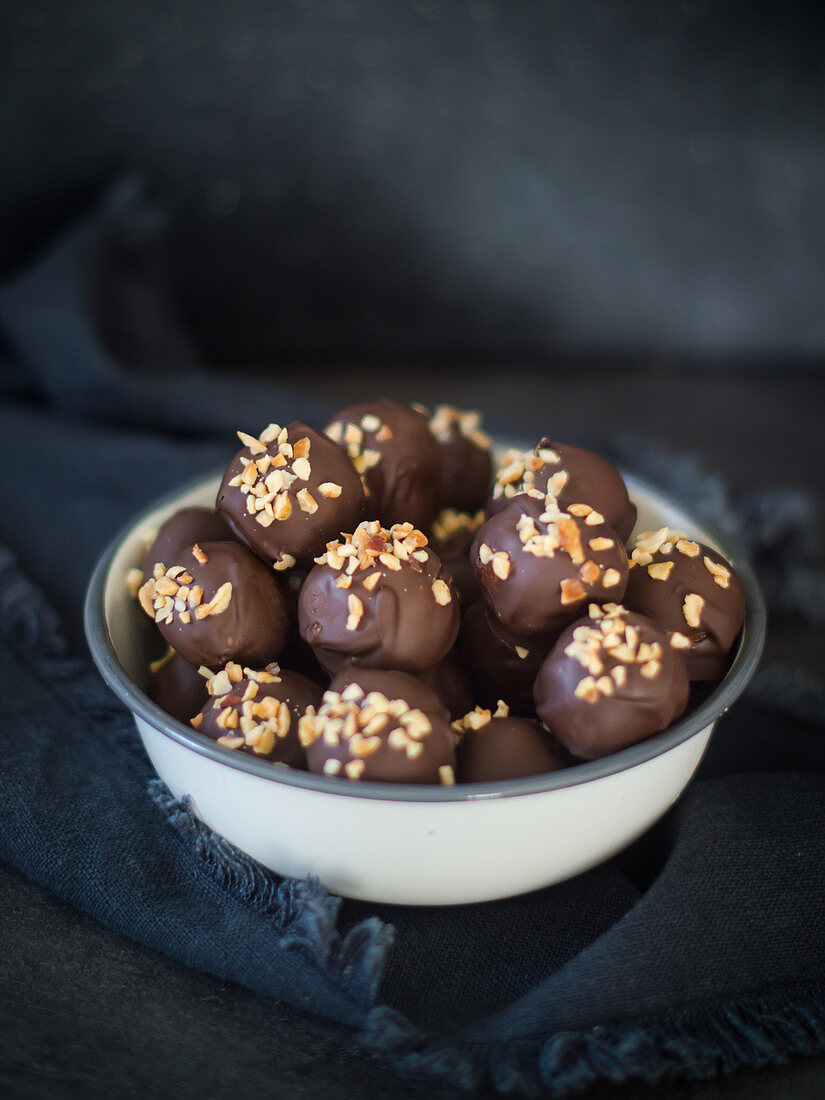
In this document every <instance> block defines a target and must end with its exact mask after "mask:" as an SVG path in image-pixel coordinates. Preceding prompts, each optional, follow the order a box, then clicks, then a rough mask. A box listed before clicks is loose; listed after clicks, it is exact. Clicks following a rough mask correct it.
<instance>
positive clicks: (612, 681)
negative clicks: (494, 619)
mask: <svg viewBox="0 0 825 1100" xmlns="http://www.w3.org/2000/svg"><path fill="white" fill-rule="evenodd" d="M614 608H615V605H613V604H608V605H607V607H606V608H605V609H604V611H602V610H601V609H599V608H598V607H595V605H594V607H593V608H591V614H590V615H589V616H587V617H586V618H583V619H580V620H579V621H578V622H576V623H573V624H572V625H571V626H570V627H568V629H567V630H565V631H564V633H563V634H562V635H561V637H560V638H559V640H558V641H557V642H556V644H555V646H554V647H553V649H552V650H551V652H550V654H549V655H548V656H547V658H546V660H545V661H544V664H543V665H542V666H541V668H540V669H539V674H538V676H537V677H536V682H535V685H534V688H533V692H534V697H535V702H536V711H537V712H538V716H539V718H541V720H542V721H543V722H544V723H545V724H546V725H547V727H548V728H549V729H550V731H551V733H552V734H553V736H554V737H555V738H556V740H557V741H558V742H559V744H560V745H562V746H563V747H564V748H565V749H567V751H568V752H570V753H572V755H573V756H575V757H578V758H580V759H582V760H594V759H596V758H597V757H601V756H607V755H609V754H610V753H612V752H617V751H618V750H619V749H624V748H627V747H628V745H635V744H636V743H637V742H638V741H644V740H645V738H647V737H650V736H651V735H652V734H654V733H658V732H660V731H661V730H664V729H667V727H668V726H669V725H671V723H673V722H675V721H676V719H677V718H678V717H679V715H680V714H681V713H682V712H683V711H684V709H685V706H686V705H687V700H688V678H687V672H686V671H685V663H684V661H683V660H682V658H681V656H680V655H679V654H678V653H677V652H676V651H675V650H674V649H673V648H672V647H671V646H670V644H669V642H668V638H667V635H666V634H665V633H664V631H663V630H661V629H660V628H659V627H658V626H657V625H656V623H654V622H652V620H650V619H647V618H645V617H644V616H642V615H637V614H636V613H635V612H632V611H627V610H626V609H625V608H622V607H618V608H616V609H615V610H614Z"/></svg>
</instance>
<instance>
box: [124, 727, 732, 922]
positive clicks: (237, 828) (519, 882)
mask: <svg viewBox="0 0 825 1100" xmlns="http://www.w3.org/2000/svg"><path fill="white" fill-rule="evenodd" d="M137 724H138V729H139V730H140V734H141V737H142V738H143V743H144V745H145V746H146V750H147V752H148V753H149V757H150V759H151V761H152V764H153V765H154V767H155V770H156V771H157V773H158V775H160V776H161V778H162V779H163V780H164V782H165V783H166V784H167V786H168V787H169V789H170V790H171V791H172V793H173V794H174V795H175V796H176V797H177V798H181V797H182V796H183V795H189V796H190V798H191V800H192V809H193V810H194V812H195V813H196V815H197V816H198V817H199V818H200V819H201V820H202V821H203V822H204V823H205V824H206V825H208V826H209V827H210V828H211V829H214V831H215V832H217V833H220V834H221V836H225V837H226V838H227V839H228V840H230V841H231V842H232V843H233V844H235V845H236V846H237V847H238V848H240V849H241V850H242V851H244V852H247V853H248V854H249V855H251V856H252V857H253V858H254V859H257V860H258V862H259V863H262V864H263V865H264V866H265V867H269V868H271V869H272V870H273V871H277V872H278V873H279V874H282V875H290V876H295V877H298V878H301V877H303V876H305V875H308V874H312V875H317V876H318V878H319V879H320V880H321V882H322V883H323V884H324V885H325V886H326V887H327V889H329V890H332V891H333V892H334V893H338V894H344V895H346V896H347V897H352V898H359V899H361V900H364V901H376V902H386V903H390V904H397V905H457V904H461V903H464V902H479V901H489V900H492V899H494V898H503V897H510V896H511V895H513V894H522V893H525V892H526V891H528V890H535V889H538V888H539V887H541V886H547V885H549V884H550V883H554V882H561V881H562V880H563V879H566V878H570V877H571V876H572V875H575V874H578V873H579V872H581V871H586V870H587V869H588V868H590V867H592V866H594V865H595V864H596V863H600V862H601V861H602V860H604V859H607V858H608V857H609V856H612V855H613V854H614V853H616V852H618V851H619V850H620V849H622V848H623V847H625V845H627V844H629V843H630V842H631V841H632V840H635V838H636V837H637V836H639V835H640V834H641V833H643V832H644V831H645V829H647V828H649V827H650V825H652V824H653V822H654V821H656V820H657V819H658V818H659V817H661V815H662V814H663V813H664V812H665V810H667V808H668V807H669V806H670V805H672V803H673V802H674V801H675V800H676V798H678V796H679V794H680V793H681V791H682V790H683V788H684V786H685V784H686V783H687V781H688V779H689V778H690V776H691V774H692V773H693V770H694V769H695V767H696V766H697V764H698V763H699V760H700V759H701V756H702V753H703V752H704V749H705V746H706V745H707V743H708V740H709V738H710V735H711V732H712V728H713V727H712V726H708V728H707V729H705V730H703V731H702V732H701V733H697V734H695V735H694V736H693V737H691V738H690V739H689V740H687V741H683V742H682V744H680V745H677V746H676V748H674V749H671V750H670V752H666V753H662V754H661V755H659V756H655V757H653V759H652V760H648V761H646V762H645V763H643V764H638V765H636V767H635V768H627V769H626V770H625V771H621V772H617V773H616V774H614V775H607V776H604V777H603V778H601V779H596V780H593V782H591V783H580V784H578V785H577V786H575V787H564V788H562V789H560V790H555V791H544V792H542V793H539V794H529V795H523V796H521V797H520V798H503V799H477V800H475V801H473V802H465V803H462V802H435V803H429V804H427V805H423V806H422V805H421V804H420V803H415V802H393V801H385V802H382V801H380V800H377V799H365V798H335V797H334V796H330V795H329V794H327V793H326V792H323V791H311V790H301V789H300V788H296V787H287V786H278V787H276V788H273V785H272V784H271V783H269V782H267V780H266V779H262V778H260V777H259V776H255V775H247V774H245V773H244V772H241V771H238V770H237V769H235V768H227V767H225V766H224V764H223V763H221V762H219V761H216V760H210V759H209V758H208V757H205V756H198V755H196V754H195V753H192V752H191V751H190V750H189V749H187V748H186V747H185V746H183V745H181V744H179V743H177V742H175V741H172V740H170V738H168V737H165V736H164V735H163V733H161V732H160V731H158V730H156V729H155V728H154V727H152V726H150V725H149V723H148V722H145V721H144V720H143V719H142V718H138V719H137Z"/></svg>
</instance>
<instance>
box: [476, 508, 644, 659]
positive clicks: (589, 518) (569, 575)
mask: <svg viewBox="0 0 825 1100" xmlns="http://www.w3.org/2000/svg"><path fill="white" fill-rule="evenodd" d="M547 507H552V497H548V498H547V501H545V500H544V499H542V500H534V499H532V498H530V497H525V498H523V499H522V500H519V501H516V502H514V503H513V504H511V505H510V506H509V507H507V508H505V509H504V511H502V512H498V513H497V514H496V515H494V516H492V517H491V518H490V519H489V520H487V522H486V523H485V524H484V525H483V527H481V528H480V530H479V531H478V532H477V534H476V537H475V539H474V540H473V546H472V550H471V560H472V562H473V568H474V569H475V574H476V580H477V581H478V584H479V587H480V588H481V591H482V594H483V596H484V599H485V600H486V602H487V604H488V606H489V607H490V609H491V611H492V613H493V614H494V615H495V617H496V618H497V619H498V621H499V622H500V623H501V625H502V627H503V628H504V630H506V631H507V632H508V633H509V634H510V635H513V636H517V637H520V638H536V639H537V646H538V644H541V643H544V644H546V643H548V642H549V641H550V640H551V639H552V636H553V635H554V633H557V632H558V630H559V629H560V628H561V627H563V626H564V625H565V624H566V623H568V622H571V621H572V620H573V619H575V618H577V617H578V616H579V615H581V613H582V611H583V610H584V609H585V608H586V607H587V605H588V604H589V603H590V602H592V601H596V602H601V601H604V600H619V599H621V597H622V594H623V592H624V589H625V585H626V583H627V554H626V553H625V550H624V547H623V545H622V543H621V540H620V539H619V537H618V536H617V534H616V532H615V531H613V530H612V528H610V527H608V526H607V525H606V524H605V523H603V522H598V521H599V520H600V519H601V516H599V514H598V513H596V512H593V511H591V510H589V508H588V506H587V505H572V506H571V507H572V508H573V509H574V510H576V511H579V512H584V511H585V510H587V512H588V514H586V515H572V514H570V513H560V514H558V515H557V514H556V513H554V512H552V511H551V512H547V511H545V509H546V508H547ZM542 517H544V518H542ZM594 519H595V520H596V522H593V520H594ZM531 533H532V534H531ZM548 539H549V540H550V544H552V543H555V548H553V546H552V545H550V550H552V553H551V552H550V550H547V549H546V548H547V545H548V542H547V540H548ZM533 550H536V551H538V552H532V551H533ZM545 551H546V552H545ZM502 574H504V575H502Z"/></svg>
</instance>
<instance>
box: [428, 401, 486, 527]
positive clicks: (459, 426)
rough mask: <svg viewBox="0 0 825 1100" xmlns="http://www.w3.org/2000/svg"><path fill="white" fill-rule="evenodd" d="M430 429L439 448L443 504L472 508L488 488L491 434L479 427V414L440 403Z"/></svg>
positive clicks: (484, 498)
mask: <svg viewBox="0 0 825 1100" xmlns="http://www.w3.org/2000/svg"><path fill="white" fill-rule="evenodd" d="M430 431H431V432H432V433H433V435H434V436H435V438H436V439H437V440H438V445H439V450H440V452H441V488H442V491H441V496H442V500H443V502H444V504H445V506H447V507H449V508H455V509H458V510H459V511H463V512H475V511H477V510H478V509H479V508H482V507H483V506H484V501H485V500H486V499H487V494H488V492H489V491H490V481H491V479H492V475H493V464H492V459H491V458H490V447H491V443H490V437H489V436H488V435H486V434H485V433H484V432H483V431H482V430H481V414H480V413H477V412H463V411H462V410H461V409H455V408H453V406H452V405H439V406H438V407H437V408H436V410H435V412H434V413H433V415H432V417H431V418H430Z"/></svg>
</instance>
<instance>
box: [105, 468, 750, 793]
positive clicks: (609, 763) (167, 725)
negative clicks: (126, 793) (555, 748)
mask: <svg viewBox="0 0 825 1100" xmlns="http://www.w3.org/2000/svg"><path fill="white" fill-rule="evenodd" d="M220 473H222V471H220V472H215V473H214V474H213V475H212V477H213V478H217V477H218V476H219V475H220ZM623 474H624V471H623ZM624 476H626V477H627V480H628V481H629V482H630V483H631V484H632V485H633V486H638V488H639V489H641V490H642V491H643V492H645V493H648V494H649V495H650V496H651V497H653V498H654V499H656V500H659V501H661V502H662V503H664V504H666V505H667V506H668V507H676V508H678V510H679V511H681V512H682V513H683V514H684V515H685V517H686V518H687V519H689V520H690V521H691V522H692V523H694V524H695V525H696V527H698V528H700V529H702V530H704V531H706V532H707V534H708V535H710V536H711V538H712V539H713V540H714V542H716V543H717V545H718V546H719V547H720V549H721V552H722V553H723V554H724V556H725V557H726V558H727V559H728V561H730V562H731V564H732V565H733V566H734V568H735V569H736V572H737V573H738V574H739V577H740V579H741V581H742V584H743V585H744V587H745V596H746V603H747V606H746V611H745V622H744V625H743V627H742V633H741V637H740V640H739V646H738V648H737V651H736V655H735V657H734V659H733V662H732V664H731V667H730V668H729V669H728V672H727V674H726V676H725V677H724V678H723V679H722V680H720V682H719V683H718V684H717V686H716V688H715V689H714V690H713V691H712V692H711V694H710V695H709V696H708V698H707V699H705V701H704V702H703V703H701V704H700V705H699V706H698V707H697V708H696V709H695V710H693V711H691V712H690V713H689V714H687V715H686V716H685V717H684V718H681V719H680V720H679V721H678V722H675V723H674V724H673V725H672V726H670V727H669V728H668V729H666V730H665V731H664V732H663V733H657V734H654V735H653V737H649V738H647V739H646V740H645V741H640V742H639V743H638V744H636V745H631V746H630V747H629V748H627V749H622V750H620V751H619V752H616V753H611V754H610V755H609V756H604V757H602V758H601V759H599V760H592V761H588V762H586V763H582V764H575V765H572V766H571V767H569V768H564V769H562V770H561V771H557V772H548V773H546V774H544V775H534V776H528V777H526V778H523V779H507V780H499V781H497V782H490V783H462V784H458V785H456V786H454V787H437V786H434V785H433V786H430V785H421V786H417V785H414V784H411V783H392V784H389V783H375V782H363V783H362V782H358V783H351V782H349V781H346V780H342V779H336V778H333V777H328V776H321V775H312V774H311V773H309V772H301V771H297V770H292V769H288V768H280V767H278V766H276V765H272V764H269V763H267V762H266V761H265V760H256V759H255V758H254V757H252V756H247V755H246V754H245V753H240V752H237V751H233V750H232V749H225V748H224V747H223V746H222V745H218V744H217V743H216V742H214V741H212V740H211V739H210V738H208V737H206V736H205V735H204V734H200V733H197V732H196V731H195V730H193V729H192V728H191V727H189V726H186V725H184V724H183V723H182V722H178V721H177V720H176V719H174V718H172V717H171V716H170V715H169V714H167V713H166V711H164V710H161V708H160V707H159V706H157V705H156V704H155V703H153V702H152V700H151V699H149V698H148V696H146V695H145V694H144V693H143V692H142V691H141V690H140V688H139V687H138V686H137V685H136V684H135V683H133V682H132V680H131V679H130V678H129V677H128V676H127V674H126V672H125V671H124V669H123V668H122V667H121V665H120V662H119V661H118V659H117V657H116V655H115V651H114V646H113V644H112V640H111V637H110V635H109V628H108V624H107V623H106V617H105V612H104V597H105V590H106V579H107V576H108V573H109V569H110V567H111V564H112V559H113V558H114V556H115V554H116V552H117V550H118V548H119V547H120V544H121V542H123V540H124V539H125V537H126V536H127V535H128V534H129V533H130V532H131V531H132V530H133V529H134V528H135V527H136V526H137V525H139V524H140V523H141V522H142V521H143V517H144V516H145V515H147V514H148V513H149V512H152V511H154V510H155V509H156V508H160V507H163V506H164V505H165V504H167V503H168V504H171V503H172V502H173V501H175V500H176V499H177V498H178V497H180V496H182V495H184V494H185V493H187V492H190V491H192V490H194V489H195V488H197V487H198V486H200V485H203V484H204V483H205V482H207V481H209V480H210V479H209V477H208V476H207V477H200V478H198V479H197V480H196V481H193V482H190V483H189V484H187V485H184V486H182V487H181V488H179V489H177V490H175V491H174V492H171V493H168V494H165V495H164V497H162V498H161V499H159V500H156V501H155V502H154V503H153V504H152V505H151V507H150V508H147V509H146V510H145V511H144V512H143V513H142V514H141V515H140V516H138V517H137V518H135V519H133V520H132V521H131V522H130V523H128V524H127V525H126V527H124V529H123V530H122V531H121V532H120V533H119V534H118V535H117V536H116V537H115V538H114V539H113V541H112V542H111V543H110V544H109V546H108V547H107V549H106V550H105V551H104V552H103V554H102V555H101V557H100V560H99V561H98V563H97V565H96V567H95V570H94V573H93V574H92V578H91V580H90V582H89V588H88V591H87V593H86V603H85V609H84V626H85V630H86V639H87V641H88V644H89V649H90V651H91V654H92V658H93V660H94V662H95V664H96V665H97V668H98V670H99V672H100V674H101V676H102V677H103V679H104V680H105V682H106V684H107V685H108V686H109V687H110V688H111V689H112V691H113V692H114V693H115V695H117V696H118V698H119V699H120V700H121V701H122V702H123V703H125V704H126V706H127V707H128V708H129V709H130V710H131V711H133V712H134V714H136V715H139V716H140V717H141V718H143V719H145V721H146V722H148V723H149V725H151V726H152V727H154V728H155V729H156V730H158V731H159V732H160V733H162V734H164V736H166V737H169V738H171V740H173V741H177V742H178V744H181V745H184V746H185V747H186V748H188V749H190V750H191V751H193V752H196V753H198V754H199V755H200V756H206V757H208V758H209V759H211V760H215V761H217V762H218V763H221V764H224V765H226V766H227V767H230V768H236V769H237V770H239V771H243V772H248V773H249V774H250V775H256V776H259V777H260V778H262V779H267V780H269V781H270V782H272V783H285V784H287V785H288V786H291V787H302V788H305V789H308V790H312V791H318V792H322V793H325V794H334V795H338V796H339V797H344V798H376V799H379V800H381V801H383V802H471V801H474V800H477V799H490V798H514V797H517V796H520V795H528V794H539V793H541V792H543V791H552V790H557V789H560V788H562V787H575V786H578V784H580V783H589V782H591V781H592V780H594V779H602V778H604V777H605V776H608V775H616V774H618V773H619V772H623V771H626V770H627V769H628V768H633V767H636V766H637V765H638V764H643V763H644V762H645V761H646V760H652V759H653V758H654V757H656V756H661V755H662V753H665V752H668V751H669V750H670V749H673V748H675V747H676V746H677V745H680V744H682V742H683V741H687V740H688V739H689V738H691V737H693V736H694V735H695V734H697V733H699V732H700V731H701V730H703V729H705V728H706V727H707V726H709V725H710V724H711V723H712V722H715V721H716V720H717V719H718V718H720V717H721V716H722V715H723V714H724V713H725V712H726V711H727V710H728V709H729V707H730V706H731V704H732V703H733V702H734V701H735V700H736V699H737V698H738V697H739V696H740V695H741V694H742V692H743V691H744V689H745V686H746V685H747V683H748V680H750V678H751V676H752V675H753V673H754V672H755V670H756V666H757V664H758V663H759V658H760V656H761V654H762V648H763V645H764V642H765V629H766V618H765V604H764V601H763V599H762V594H761V592H760V591H759V585H758V583H757V581H756V577H755V576H754V574H753V571H752V569H751V568H750V566H749V565H748V563H747V562H746V561H745V560H744V558H743V557H742V556H741V555H740V553H739V552H738V550H737V549H736V547H734V546H733V545H732V544H731V543H730V541H729V540H728V538H727V537H726V536H725V535H724V534H723V533H722V532H721V531H719V530H718V528H717V527H716V526H715V524H713V523H711V522H709V521H707V520H706V519H705V518H704V517H702V516H701V515H699V514H697V513H695V512H693V510H692V509H691V508H689V507H685V506H684V505H682V504H680V503H679V502H678V501H676V500H673V499H671V498H670V496H669V495H668V494H667V493H666V492H665V491H663V490H661V489H659V488H657V487H656V486H655V485H653V484H651V483H650V482H648V481H646V480H644V479H643V478H639V477H636V476H635V475H633V474H630V473H627V474H625V475H624ZM388 788H391V789H390V790H388Z"/></svg>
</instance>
